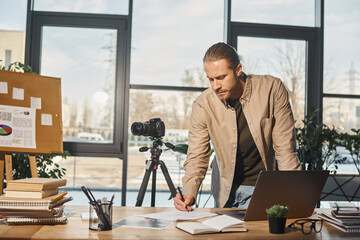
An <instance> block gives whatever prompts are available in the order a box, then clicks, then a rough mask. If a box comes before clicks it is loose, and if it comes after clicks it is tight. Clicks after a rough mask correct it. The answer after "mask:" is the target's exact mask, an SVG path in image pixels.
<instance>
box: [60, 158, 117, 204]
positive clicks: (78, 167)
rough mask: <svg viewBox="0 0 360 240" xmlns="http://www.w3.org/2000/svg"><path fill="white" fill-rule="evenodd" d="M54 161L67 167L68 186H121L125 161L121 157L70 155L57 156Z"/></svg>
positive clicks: (62, 166)
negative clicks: (64, 157) (63, 157)
mask: <svg viewBox="0 0 360 240" xmlns="http://www.w3.org/2000/svg"><path fill="white" fill-rule="evenodd" d="M54 162H56V163H57V164H59V165H60V167H61V168H65V169H66V174H65V176H64V178H65V179H66V180H67V181H66V187H69V188H79V187H80V186H84V185H85V186H87V187H89V188H118V189H120V188H121V184H122V177H121V176H122V164H123V162H122V160H121V159H119V158H97V157H73V156H69V157H67V158H66V159H62V158H61V157H55V158H54ZM100 173H101V174H100ZM117 201H119V199H118V200H117Z"/></svg>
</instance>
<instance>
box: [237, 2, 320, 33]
mask: <svg viewBox="0 0 360 240" xmlns="http://www.w3.org/2000/svg"><path fill="white" fill-rule="evenodd" d="M231 3H232V5H231V21H235V22H252V23H266V24H281V25H297V26H309V27H314V26H315V3H314V1H313V0H310V1H309V0H292V1H288V0H277V1H264V0H252V1H249V0H236V1H231Z"/></svg>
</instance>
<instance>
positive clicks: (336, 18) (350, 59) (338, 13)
mask: <svg viewBox="0 0 360 240" xmlns="http://www.w3.org/2000/svg"><path fill="white" fill-rule="evenodd" d="M359 10H360V2H359V1H354V0H353V1H352V0H348V1H341V2H340V1H336V0H327V1H325V9H324V11H325V17H324V22H325V23H324V25H325V26H324V92H325V93H334V94H356V95H359V94H360V44H359V42H360V28H359V22H360V14H359Z"/></svg>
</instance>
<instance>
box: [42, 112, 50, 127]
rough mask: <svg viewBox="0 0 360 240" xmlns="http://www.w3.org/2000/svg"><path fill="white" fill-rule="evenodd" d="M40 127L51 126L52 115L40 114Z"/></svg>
mask: <svg viewBox="0 0 360 240" xmlns="http://www.w3.org/2000/svg"><path fill="white" fill-rule="evenodd" d="M41 125H45V126H52V125H53V124H52V115H51V114H46V113H42V114H41Z"/></svg>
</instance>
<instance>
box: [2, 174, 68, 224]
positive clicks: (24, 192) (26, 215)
mask: <svg viewBox="0 0 360 240" xmlns="http://www.w3.org/2000/svg"><path fill="white" fill-rule="evenodd" d="M64 185H66V179H51V178H29V179H19V180H14V181H11V182H10V181H9V182H8V184H7V188H6V193H5V195H3V196H0V217H1V218H4V219H5V223H7V224H51V225H54V224H65V223H66V222H67V218H66V216H65V215H64V203H66V202H69V201H71V200H72V197H66V194H67V192H62V193H58V187H60V186H64ZM48 190H49V191H52V194H50V196H47V193H45V192H47V191H48ZM9 193H10V194H9ZM13 193H14V195H13Z"/></svg>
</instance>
